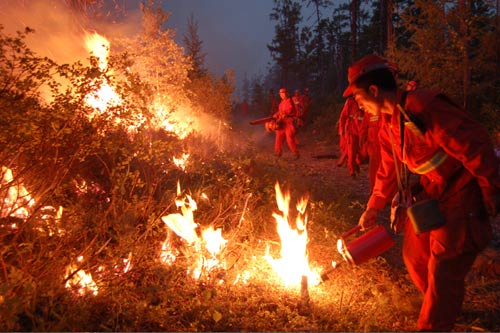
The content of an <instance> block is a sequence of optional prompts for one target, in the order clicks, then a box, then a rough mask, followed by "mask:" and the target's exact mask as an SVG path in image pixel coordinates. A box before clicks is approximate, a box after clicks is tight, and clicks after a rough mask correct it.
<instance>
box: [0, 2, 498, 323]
mask: <svg viewBox="0 0 500 333" xmlns="http://www.w3.org/2000/svg"><path fill="white" fill-rule="evenodd" d="M71 3H73V5H78V6H79V7H78V8H80V7H81V6H84V7H85V6H86V4H87V2H85V1H72V2H71ZM276 3H277V4H280V3H281V2H280V1H276ZM283 3H286V1H284V2H283ZM311 3H315V4H316V5H317V6H320V7H321V6H326V5H327V2H324V3H323V2H321V1H311ZM298 7H299V8H300V6H298ZM279 8H280V7H279V6H277V9H276V11H275V13H274V14H273V15H275V16H274V17H276V18H278V17H279V15H280V10H279ZM142 9H143V13H144V23H145V31H144V34H143V35H141V36H139V37H137V38H135V39H130V40H127V41H123V40H121V41H116V43H117V44H119V45H120V47H119V50H120V52H115V53H112V54H111V55H110V57H109V58H108V65H107V67H105V68H103V67H99V65H98V64H99V59H98V58H97V57H95V56H94V55H92V56H90V57H89V59H88V62H86V63H85V64H84V63H82V62H75V63H72V64H58V63H57V62H55V61H54V60H51V59H49V58H46V57H43V56H40V55H38V54H36V53H35V52H33V51H32V50H31V49H30V47H29V46H28V45H27V44H26V38H27V36H31V35H33V34H34V35H36V34H37V32H36V31H33V30H32V29H29V28H27V29H26V30H25V31H21V32H18V33H17V34H14V35H11V34H7V33H5V31H4V29H3V27H0V111H1V115H2V117H1V119H0V164H1V166H2V171H1V173H0V180H1V183H0V249H1V256H0V291H1V292H0V329H1V330H2V331H413V330H415V321H416V318H417V316H418V311H419V307H420V302H421V296H420V295H419V294H418V292H417V290H416V288H415V287H414V286H413V284H412V283H411V281H410V280H409V277H408V276H407V274H406V271H405V270H404V265H403V263H402V259H401V258H400V257H401V255H400V251H401V249H400V245H401V240H400V239H399V240H397V244H396V246H395V247H393V248H391V249H390V250H389V251H388V252H386V253H384V254H383V255H381V256H379V257H377V258H373V259H371V260H370V261H369V262H367V263H366V264H363V265H362V266H359V267H353V266H350V265H348V264H347V263H345V264H342V265H340V266H339V267H338V268H337V269H335V270H334V271H333V272H331V273H330V274H329V275H328V279H327V280H325V281H323V282H322V283H320V284H319V285H317V286H314V285H309V286H308V288H307V290H306V292H305V291H304V286H302V290H301V286H298V287H297V286H293V287H287V286H285V285H284V284H283V282H282V280H281V279H280V277H279V276H278V275H277V273H276V272H275V271H274V270H273V269H272V267H271V266H270V264H269V262H268V261H266V259H265V256H266V254H267V253H268V252H269V253H270V254H271V255H272V256H273V257H279V254H280V253H279V252H280V237H279V235H278V233H277V230H276V221H275V219H274V218H273V215H272V214H273V213H274V212H277V211H278V207H277V205H276V199H277V198H276V193H275V190H274V185H275V183H276V182H277V181H278V182H279V183H281V184H282V185H283V187H284V188H286V189H289V190H290V192H291V197H292V200H291V202H290V211H291V215H292V217H293V218H295V214H296V213H294V207H295V202H296V201H297V200H298V199H299V197H301V196H303V195H306V194H307V195H309V202H308V206H307V215H308V224H307V231H308V235H309V242H308V254H309V261H310V263H311V265H312V266H314V267H319V268H320V269H327V268H328V267H330V265H331V261H332V260H335V261H338V262H342V258H341V257H340V256H339V254H338V252H337V245H336V242H337V239H338V238H339V236H340V235H341V234H342V233H343V232H344V231H346V230H348V229H350V228H351V227H352V226H353V225H355V224H356V223H357V218H358V217H359V215H360V214H361V212H362V211H363V205H364V202H365V200H366V197H367V195H368V194H367V192H366V189H367V185H366V184H367V182H368V179H367V178H368V177H367V174H366V169H365V170H364V171H365V172H364V175H366V177H365V178H366V179H358V180H356V181H353V180H351V179H349V177H348V176H347V172H346V171H345V170H343V169H340V168H337V167H336V166H335V163H334V162H332V160H329V159H315V158H313V157H310V156H309V155H307V154H305V156H303V157H302V158H301V160H299V161H296V162H292V161H288V160H287V158H286V157H285V158H284V159H283V160H280V161H275V160H274V158H273V157H272V153H271V152H272V138H269V137H268V136H267V137H265V138H264V145H262V146H261V145H260V143H262V142H260V141H256V140H255V139H256V136H255V133H252V132H250V131H248V126H247V123H246V122H238V121H237V120H239V119H238V117H236V116H235V114H234V113H232V111H233V110H232V109H231V102H232V101H231V94H232V93H233V90H234V88H233V82H232V75H231V73H230V72H228V73H227V74H226V75H225V76H223V77H221V78H216V77H213V76H212V75H211V74H210V73H208V72H207V71H206V70H205V69H203V70H199V68H198V70H197V69H196V68H195V67H193V63H192V61H191V60H192V59H193V58H194V56H195V55H193V54H192V55H191V56H192V57H191V58H189V57H185V56H184V55H183V54H182V52H181V50H180V49H179V48H177V46H176V45H175V44H174V43H173V41H172V36H171V35H170V34H169V32H168V31H163V30H162V28H161V23H162V22H163V20H165V19H166V17H165V16H162V15H159V14H158V13H157V12H155V11H154V10H153V7H152V4H151V3H150V4H149V6H148V5H145V6H144V7H143V8H142ZM292 9H293V10H296V9H297V7H292ZM155 13H156V14H155ZM335 13H337V14H338V15H340V14H341V12H340V10H339V11H337V12H335ZM321 22H322V23H321V25H319V26H318V29H320V27H324V29H327V28H328V27H329V29H330V30H328V31H329V32H330V33H331V34H334V32H335V31H336V29H337V27H335V26H331V25H329V24H328V22H324V21H321ZM330 23H332V22H330ZM191 25H192V28H193V29H195V22H194V21H193V18H191ZM338 28H340V27H338ZM191 32H192V35H193V36H196V31H195V30H193V31H191ZM415 33H417V32H415ZM325 35H327V34H325ZM332 36H333V35H332ZM195 38H196V37H195ZM344 38H347V36H346V35H342V38H341V39H339V43H340V41H341V40H343V39H344ZM478 38H479V37H478ZM297 40H300V38H298V39H297ZM470 42H471V41H470V40H469V41H468V43H469V44H470ZM194 44H196V45H197V47H198V50H199V51H200V50H201V49H200V48H199V46H200V43H199V41H198V42H197V43H194ZM339 45H342V43H340V44H338V45H337V46H339ZM412 47H415V45H412ZM402 50H403V47H402V48H401V49H394V51H393V52H394V54H395V57H398V56H401V57H403V55H402V54H403V53H398V52H403V51H402ZM496 50H497V52H498V49H496ZM339 51H343V52H346V49H343V50H339ZM165 52H167V53H168V55H169V59H167V60H165V59H163V60H162V59H159V57H156V56H155V55H157V54H164V53H165ZM492 52H493V51H492ZM317 56H318V59H323V60H324V54H323V55H322V56H321V55H320V54H318V55H317ZM484 56H485V57H486V56H487V55H484ZM489 56H491V57H493V58H494V56H493V55H492V54H491V52H490V54H489ZM340 58H342V56H341V55H340V54H338V59H340ZM189 59H191V60H189ZM405 59H406V60H409V61H408V63H409V64H408V66H415V68H416V67H417V66H416V64H413V62H414V61H416V59H414V58H412V59H409V58H405ZM457 61H459V60H457ZM87 63H88V64H87ZM301 63H302V62H301ZM303 63H306V62H303ZM481 63H482V64H484V62H481ZM172 64H175V66H174V67H175V68H171V67H169V66H172ZM295 65H297V64H295ZM496 65H498V60H497V63H496ZM287 66H288V65H287ZM286 68H295V69H297V67H293V66H292V67H286ZM478 68H479V67H478ZM413 69H414V67H408V68H404V70H406V71H408V72H409V71H411V70H413ZM325 70H326V69H325V68H322V69H321V71H320V72H321V73H323V72H324V73H326V72H325ZM496 70H498V69H496ZM296 72H300V71H296ZM318 73H319V72H318ZM412 73H413V72H412ZM416 74H417V75H418V73H416ZM287 75H288V74H287ZM422 75H423V74H422ZM483 77H488V78H489V79H491V77H490V76H489V75H486V74H485V76H483ZM497 77H498V76H497ZM422 80H423V81H424V80H425V79H424V78H423V77H422ZM263 81H264V80H263ZM317 82H323V83H325V81H323V80H318V81H317ZM429 82H430V80H429ZM476 83H477V82H476ZM105 84H108V85H109V86H111V87H112V88H113V90H114V91H115V92H116V93H117V95H118V96H119V100H120V103H116V104H113V105H108V106H107V107H106V109H105V112H96V108H95V107H92V106H90V105H89V103H88V96H89V94H92V93H93V92H95V91H96V89H99V87H101V86H103V85H105ZM497 84H498V82H497ZM252 85H253V86H254V87H255V89H252V91H253V92H259V91H260V93H262V91H266V90H265V89H264V90H263V89H262V88H263V87H265V85H266V84H265V83H262V82H260V81H259V80H257V81H256V82H254V83H252ZM311 87H313V85H311ZM323 88H324V89H326V88H325V87H321V89H323ZM330 88H331V86H330ZM480 88H484V94H482V95H481V96H484V97H485V98H484V100H481V101H478V100H473V99H471V100H472V102H471V103H475V104H474V105H480V106H481V108H479V109H478V110H481V112H479V113H480V114H481V115H482V117H483V118H482V119H483V121H486V122H488V125H489V127H490V128H491V129H492V130H493V129H497V126H498V122H497V121H496V119H498V118H496V117H498V115H497V113H498V104H495V103H497V102H498V100H495V98H498V96H500V94H496V95H495V94H494V93H493V91H492V90H494V88H492V86H489V87H480V86H479V85H478V84H475V85H472V86H471V89H470V90H467V92H464V91H465V90H462V92H464V93H465V94H471V93H470V91H471V90H474V91H480ZM496 89H497V90H496V91H497V92H498V86H496ZM318 91H320V87H318ZM462 92H457V94H459V95H460V94H461V93H462ZM158 96H160V101H158V99H157V98H158ZM200 96H204V97H203V98H201V97H200ZM492 96H496V97H492ZM319 97H320V98H318V99H317V102H316V104H315V105H314V107H313V110H312V112H313V118H312V119H311V122H310V123H309V124H308V126H307V127H306V128H305V129H303V131H302V132H301V133H300V136H299V138H301V140H303V141H302V145H303V146H302V148H304V150H305V151H307V149H309V150H310V151H312V152H314V153H315V154H317V153H318V152H319V153H325V154H327V153H328V154H330V153H336V152H337V149H338V147H337V146H336V145H335V143H336V142H337V141H336V140H337V138H336V137H335V135H334V134H332V133H333V132H334V131H333V130H332V129H333V128H334V127H335V122H336V120H337V119H338V115H339V114H338V112H339V110H340V109H341V105H342V101H341V100H340V99H339V98H338V99H337V98H333V97H331V96H329V95H327V94H324V95H322V96H319ZM255 100H256V101H257V100H262V99H259V98H257V97H256V98H255ZM159 102H161V103H163V104H162V105H164V106H165V109H168V110H171V114H170V113H167V114H163V113H162V114H159V111H158V109H157V108H155V107H153V105H155V103H159ZM185 105H189V107H187V106H186V108H188V109H189V112H187V111H185V110H184V106H185ZM495 105H496V106H495ZM262 108H264V106H262ZM254 110H259V109H258V105H257V104H254ZM185 112H187V113H185ZM254 112H255V113H254V115H255V116H259V115H260V113H259V112H260V111H254ZM179 114H180V116H179ZM176 115H177V116H176ZM170 116H171V117H174V120H173V121H172V124H171V125H172V127H174V128H175V127H177V128H180V127H182V125H183V124H184V123H185V122H186V120H187V122H188V124H189V126H188V127H190V128H195V129H196V130H194V131H191V132H189V133H188V134H186V135H180V134H179V133H176V132H174V131H172V130H167V129H165V127H162V126H159V124H161V123H162V121H163V120H164V119H165V118H168V117H170ZM228 124H231V126H229V125H228ZM259 130H261V131H262V135H264V136H266V135H268V134H265V132H264V129H263V128H259ZM186 153H188V154H189V158H188V159H187V160H186V164H185V167H184V168H182V167H179V165H177V164H176V163H175V162H174V157H175V158H179V157H180V156H182V155H183V154H186ZM363 168H366V166H363ZM360 178H361V177H360ZM188 196H189V197H190V198H192V200H194V201H195V202H196V206H197V207H196V209H195V210H193V211H192V213H193V218H194V222H195V223H196V224H197V225H198V227H197V228H196V229H195V233H196V235H197V236H198V237H201V231H202V230H205V229H206V228H208V227H213V228H214V229H220V230H221V233H222V237H224V239H225V240H226V241H227V242H226V244H225V246H224V247H223V248H222V249H221V251H220V252H219V253H217V254H216V255H215V256H214V255H212V254H211V253H208V252H207V250H206V249H204V248H203V249H199V248H196V247H195V246H193V244H190V243H189V242H187V241H186V239H184V238H182V237H180V236H179V235H178V234H177V233H175V232H173V231H172V229H171V228H169V227H168V226H167V225H166V223H165V222H164V221H163V219H162V217H165V216H168V215H170V214H181V212H182V211H181V208H180V206H179V205H178V204H177V203H176V200H180V199H181V200H182V202H183V203H184V204H185V205H186V202H188V199H187V197H188ZM190 204H191V205H193V204H192V203H190ZM496 223H498V221H496ZM495 231H496V232H495V239H494V242H493V243H492V246H491V248H490V249H489V251H490V252H489V253H493V254H492V255H491V256H486V257H484V256H483V257H482V258H481V261H478V263H477V265H476V266H475V269H474V270H473V272H471V274H470V276H469V278H468V281H467V282H468V284H469V289H468V292H467V295H466V300H465V303H464V310H463V314H462V315H461V317H460V318H459V320H458V323H457V326H456V330H458V331H499V330H500V322H499V319H498V318H499V317H500V313H499V309H498V304H497V302H498V301H497V300H498V298H499V294H500V284H499V276H500V272H499V271H498V270H497V269H498V265H499V264H498V257H497V256H496V255H495V253H496V252H497V250H498V248H499V246H500V245H499V234H498V230H497V229H496V230H495ZM165 246H167V247H168V251H166V250H165ZM172 257H175V260H170V259H172ZM214 257H215V258H216V259H217V260H218V262H219V263H220V264H219V265H215V266H213V267H210V268H209V266H207V265H202V268H201V270H200V272H199V274H197V275H196V276H193V274H192V272H193V265H194V264H195V263H197V262H198V260H199V259H200V258H201V260H202V261H208V260H209V259H213V258H214ZM80 273H85V274H87V275H86V276H83V275H80ZM90 275H91V276H92V280H91V281H92V283H91V282H89V281H88V280H87V281H85V282H87V284H86V287H85V288H84V287H82V285H79V284H78V283H77V281H83V280H84V279H85V278H87V277H88V276H90Z"/></svg>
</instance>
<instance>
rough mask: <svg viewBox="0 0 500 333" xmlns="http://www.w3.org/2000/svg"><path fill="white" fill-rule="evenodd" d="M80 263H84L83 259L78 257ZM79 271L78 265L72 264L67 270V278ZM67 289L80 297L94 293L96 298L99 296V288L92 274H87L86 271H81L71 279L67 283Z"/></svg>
mask: <svg viewBox="0 0 500 333" xmlns="http://www.w3.org/2000/svg"><path fill="white" fill-rule="evenodd" d="M77 261H78V262H82V261H83V257H81V256H80V257H78V259H77ZM77 269H78V265H76V264H71V265H69V266H68V267H67V268H66V278H67V277H69V276H70V275H71V274H73V272H75V271H76V270H77ZM66 288H68V289H72V290H75V291H76V292H77V293H78V294H79V295H80V296H83V295H85V294H87V293H92V294H93V295H94V296H95V295H97V294H98V291H99V288H97V285H96V284H95V282H94V280H93V279H92V275H91V274H90V273H86V272H85V271H84V270H82V269H80V270H78V271H77V272H76V273H75V274H73V275H72V276H71V278H69V279H68V281H66Z"/></svg>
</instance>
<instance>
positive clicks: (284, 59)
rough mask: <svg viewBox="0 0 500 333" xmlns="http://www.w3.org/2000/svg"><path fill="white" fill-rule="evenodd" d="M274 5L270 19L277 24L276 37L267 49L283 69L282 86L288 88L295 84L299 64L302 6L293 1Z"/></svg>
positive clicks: (280, 1)
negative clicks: (295, 73) (294, 76)
mask: <svg viewBox="0 0 500 333" xmlns="http://www.w3.org/2000/svg"><path fill="white" fill-rule="evenodd" d="M274 4H275V6H274V8H273V11H272V13H271V14H270V19H271V20H273V21H277V24H276V26H275V27H274V33H275V36H274V38H273V40H272V42H271V44H268V45H267V48H268V49H269V51H270V52H271V57H272V58H273V60H274V61H275V62H276V63H277V65H278V66H279V67H280V68H281V82H282V85H283V86H287V85H290V84H292V83H293V81H294V78H293V75H292V74H293V73H294V72H295V71H296V70H297V67H298V63H299V52H300V34H299V24H300V22H301V21H302V15H301V5H300V4H299V3H298V2H295V1H292V0H274Z"/></svg>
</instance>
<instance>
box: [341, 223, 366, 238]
mask: <svg viewBox="0 0 500 333" xmlns="http://www.w3.org/2000/svg"><path fill="white" fill-rule="evenodd" d="M360 230H361V226H360V225H359V224H357V225H355V226H354V227H353V228H352V229H351V230H348V231H346V232H344V233H343V234H342V236H341V238H342V239H345V238H347V237H349V236H351V235H353V234H355V233H357V232H358V231H360Z"/></svg>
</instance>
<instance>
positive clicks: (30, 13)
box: [0, 0, 140, 64]
mask: <svg viewBox="0 0 500 333" xmlns="http://www.w3.org/2000/svg"><path fill="white" fill-rule="evenodd" d="M0 6H1V8H2V11H1V13H0V24H2V25H3V27H4V30H5V32H7V33H8V34H14V33H15V32H16V31H21V30H24V29H25V28H26V27H29V28H32V29H34V30H35V33H34V34H30V35H28V38H27V39H26V43H27V44H28V46H29V47H30V49H31V50H33V51H35V52H36V53H37V55H40V56H47V57H49V58H51V59H52V60H55V61H56V62H57V63H60V64H62V63H73V62H75V61H82V62H84V61H85V59H87V58H88V57H89V52H88V50H87V49H86V48H85V44H84V39H83V37H84V35H85V32H94V31H95V32H98V33H99V34H102V35H104V36H105V37H106V38H110V37H118V36H120V35H124V34H129V33H132V32H133V31H134V30H135V31H137V28H138V26H139V25H140V17H139V16H138V11H137V12H136V14H135V15H133V13H131V15H130V16H129V18H128V19H127V24H124V23H109V22H106V20H92V21H91V20H89V19H88V18H87V17H85V16H84V15H81V14H79V13H77V12H75V11H72V10H71V9H70V8H69V7H68V6H67V5H66V4H65V3H64V2H63V1H60V0H54V1H50V0H49V1H47V0H30V1H16V2H14V1H11V0H0ZM112 47H113V46H111V48H112Z"/></svg>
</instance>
